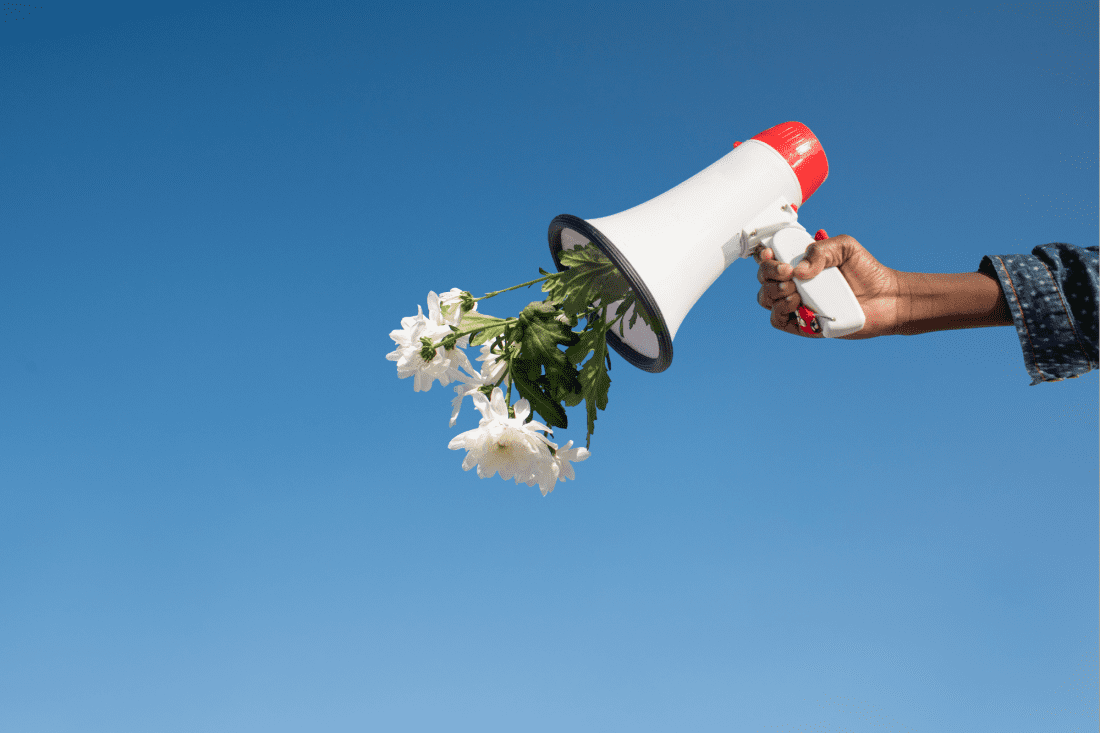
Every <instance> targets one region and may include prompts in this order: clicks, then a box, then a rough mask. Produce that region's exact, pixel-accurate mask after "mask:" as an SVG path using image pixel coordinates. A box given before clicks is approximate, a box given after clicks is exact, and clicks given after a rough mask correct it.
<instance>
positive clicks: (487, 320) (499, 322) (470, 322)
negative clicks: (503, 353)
mask: <svg viewBox="0 0 1100 733" xmlns="http://www.w3.org/2000/svg"><path fill="white" fill-rule="evenodd" d="M509 320H511V319H508V318H494V317H493V316H487V315H484V314H482V313H476V312H470V313H464V314H463V316H462V330H463V331H469V330H471V329H474V328H480V329H481V330H480V331H477V332H475V333H472V334H470V346H481V345H482V344H487V343H489V342H490V341H492V340H493V339H495V338H496V337H497V336H499V335H501V334H502V333H504V329H505V327H506V326H507V325H508V321H509ZM451 330H452V331H458V329H456V328H454V327H453V326H452V327H451Z"/></svg>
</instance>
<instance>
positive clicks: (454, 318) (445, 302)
mask: <svg viewBox="0 0 1100 733" xmlns="http://www.w3.org/2000/svg"><path fill="white" fill-rule="evenodd" d="M464 292H465V291H463V290H459V289H458V288H451V289H450V290H449V291H447V292H446V293H441V294H440V296H439V305H440V308H441V310H442V314H443V320H444V321H445V322H446V323H447V324H448V325H450V326H457V325H459V324H460V323H461V322H462V294H463V293H464ZM430 303H431V301H430V300H429V309H430V307H431V305H430ZM468 312H469V313H476V312H477V303H474V308H473V310H471V311H468Z"/></svg>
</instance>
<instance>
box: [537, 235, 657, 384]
mask: <svg viewBox="0 0 1100 733" xmlns="http://www.w3.org/2000/svg"><path fill="white" fill-rule="evenodd" d="M566 230H571V231H572V232H574V233H576V235H577V237H576V239H577V240H578V241H576V242H572V243H570V245H569V248H572V247H574V246H583V245H584V244H586V243H588V242H591V243H592V244H594V245H596V246H597V247H598V248H599V249H600V251H601V252H603V253H604V254H605V255H607V258H608V259H610V260H611V262H612V263H614V265H615V267H616V268H617V269H618V271H619V273H620V274H621V275H622V276H623V277H624V278H626V281H627V282H628V283H630V287H631V289H632V290H633V291H634V295H635V296H637V302H638V303H639V304H640V305H641V307H643V308H645V311H646V313H647V314H648V315H649V317H650V321H651V322H652V323H653V324H654V325H655V327H656V328H654V329H650V328H649V327H648V326H646V325H645V323H644V322H643V321H641V320H639V321H638V322H636V323H635V326H634V327H633V328H632V329H631V331H630V334H631V336H632V338H631V340H632V341H635V342H636V343H635V346H632V345H630V344H629V343H626V342H625V341H624V339H623V337H622V336H620V335H619V334H618V333H617V331H618V329H617V328H612V329H611V330H610V331H608V332H607V343H609V344H610V345H611V348H613V349H615V351H617V352H618V353H619V355H620V356H621V357H623V358H624V359H626V360H627V361H628V362H630V363H631V364H633V365H634V366H636V367H638V368H639V369H644V370H645V371H647V372H654V373H656V372H663V371H664V370H665V369H668V367H669V365H670V364H671V363H672V337H671V336H670V335H669V331H668V326H667V324H666V323H665V318H664V316H663V315H661V309H660V308H658V307H657V301H656V300H655V299H654V298H653V294H652V293H650V292H649V288H647V287H646V285H645V282H644V281H643V280H642V278H641V277H639V276H638V273H637V271H636V270H635V269H634V268H633V267H632V266H631V264H630V261H629V260H628V259H626V257H624V256H623V254H622V252H620V251H619V249H618V248H617V247H616V246H615V245H614V244H613V243H612V242H611V240H610V239H608V238H607V237H606V236H604V235H603V233H602V232H601V231H600V230H599V229H597V228H596V227H594V226H592V225H591V224H589V223H588V222H587V221H585V220H584V219H581V218H579V217H576V216H571V215H569V214H562V215H561V216H557V217H554V220H553V221H552V222H550V231H549V232H548V236H549V239H550V254H551V255H552V256H553V258H554V266H555V267H557V268H558V272H564V271H565V270H566V269H568V268H567V267H565V266H564V265H562V263H561V256H560V255H561V251H562V249H564V248H566V246H565V243H563V242H562V235H563V233H565V232H566ZM567 238H569V239H573V237H567ZM607 305H608V306H611V305H613V304H611V303H608V304H607ZM635 307H637V306H635ZM624 318H625V317H624ZM639 342H640V343H639ZM639 348H641V349H644V352H649V353H644V352H643V351H642V350H639Z"/></svg>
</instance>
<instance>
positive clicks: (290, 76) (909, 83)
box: [0, 0, 1100, 733]
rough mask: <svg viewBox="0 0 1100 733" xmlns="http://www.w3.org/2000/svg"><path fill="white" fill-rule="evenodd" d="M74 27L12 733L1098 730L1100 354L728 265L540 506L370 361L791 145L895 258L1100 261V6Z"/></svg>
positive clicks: (31, 152) (182, 9)
mask: <svg viewBox="0 0 1100 733" xmlns="http://www.w3.org/2000/svg"><path fill="white" fill-rule="evenodd" d="M42 3H43V4H42V5H40V6H38V5H28V6H20V7H16V6H14V5H12V6H10V7H9V6H5V12H6V13H7V15H5V22H4V23H2V24H0V25H2V26H3V27H2V29H0V141H3V144H2V145H0V314H2V316H0V343H3V345H4V348H3V349H0V384H2V385H3V389H2V390H0V729H4V730H13V731H22V732H32V731H33V732H38V731H43V732H44V731H73V730H79V731H83V732H85V733H90V732H93V731H111V732H112V733H118V732H119V731H143V732H144V731H181V732H182V731H196V730H202V731H233V732H239V731H265V732H270V731H443V730H447V731H450V730H454V731H459V730H463V731H464V730H471V731H561V730H577V731H587V730H592V731H620V730H621V731H669V730H691V731H769V732H773V733H774V732H779V733H793V732H794V731H823V732H824V731H828V732H830V733H831V732H834V731H835V732H837V733H839V732H840V731H894V732H899V731H904V732H906V733H909V732H911V731H919V732H925V731H940V732H956V731H957V732H959V733H962V732H964V731H965V732H968V733H969V732H980V731H998V732H1006V731H1054V730H1057V731H1077V730H1080V731H1091V730H1095V729H1096V726H1097V722H1098V721H1097V709H1098V707H1097V643H1098V639H1097V595H1098V588H1097V576H1098V566H1097V552H1096V548H1097V543H1098V530H1097V515H1098V511H1100V506H1098V499H1097V484H1098V476H1097V465H1098V455H1097V443H1098V429H1097V375H1096V373H1095V372H1093V373H1090V374H1088V375H1085V376H1083V377H1081V378H1079V379H1075V380H1067V381H1065V382H1061V383H1056V384H1042V385H1038V386H1035V387H1031V386H1028V383H1029V381H1030V378H1029V377H1028V375H1027V373H1026V371H1025V369H1024V366H1023V360H1022V357H1021V353H1020V346H1019V343H1018V341H1017V338H1016V335H1015V333H1014V331H1013V329H1011V328H995V329H980V330H970V331H953V332H945V333H937V334H929V335H925V336H919V337H891V338H880V339H875V340H872V341H866V342H823V341H810V340H803V339H798V338H794V337H792V336H789V335H786V334H783V333H780V332H778V331H775V330H774V329H772V328H771V326H770V324H769V322H768V314H767V312H765V311H764V310H762V309H761V308H760V307H759V306H758V305H757V304H756V301H755V297H756V290H757V287H758V285H757V282H756V272H755V265H754V264H753V263H751V262H749V261H747V260H744V261H739V262H736V263H734V264H733V265H732V266H731V267H730V268H729V269H728V270H727V271H726V273H725V274H724V275H723V276H722V277H721V278H720V279H719V280H718V281H717V282H716V283H715V285H714V286H713V287H712V288H711V289H710V290H709V291H708V292H707V293H706V294H705V295H704V296H703V298H702V299H701V300H700V301H699V302H698V303H697V304H696V306H695V308H694V309H693V310H692V311H691V313H689V314H688V316H687V318H686V319H685V321H684V323H683V325H682V327H681V328H680V330H679V332H678V333H677V336H676V341H675V359H674V361H673V363H672V366H671V367H670V368H669V369H668V370H667V371H666V372H663V373H660V374H650V373H646V372H642V371H640V370H637V369H635V368H633V367H631V366H630V365H629V364H627V363H626V362H625V361H623V360H622V359H621V358H619V357H618V356H617V355H613V356H612V359H613V367H612V370H611V378H612V380H613V384H612V387H611V392H610V403H609V407H608V410H607V411H606V412H604V413H601V414H600V417H599V420H598V422H597V424H596V432H595V434H594V436H593V440H592V450H593V455H592V457H591V458H590V459H589V460H588V461H586V462H584V463H581V464H578V465H577V480H576V481H573V482H566V483H562V484H558V486H557V488H556V489H555V491H554V492H553V493H552V494H550V495H549V496H548V497H545V498H544V497H542V496H541V495H540V494H539V492H538V491H537V489H535V488H529V487H526V486H522V485H521V486H518V487H517V486H515V485H514V484H513V483H512V482H503V481H501V480H500V479H499V478H493V479H487V480H481V479H478V477H477V476H476V474H475V473H474V472H469V473H466V472H463V471H462V470H461V467H460V466H461V462H462V455H461V453H460V452H456V451H449V450H448V449H447V443H448V442H449V440H450V439H451V438H452V437H453V436H454V435H455V434H457V433H458V432H460V431H462V430H468V429H470V428H473V427H475V426H476V424H477V420H476V417H477V413H476V412H475V411H474V410H473V409H472V407H471V405H470V404H469V402H467V404H466V406H465V408H464V411H463V413H462V415H461V416H460V418H459V423H458V425H456V427H455V428H449V427H448V425H447V421H448V417H449V415H450V398H451V396H452V395H453V393H452V392H451V390H450V388H440V387H439V386H438V385H437V386H436V387H435V388H433V389H432V390H431V391H430V392H427V393H414V392H413V389H412V380H411V379H408V380H404V381H401V380H398V379H397V377H396V373H395V369H394V365H393V363H392V362H389V361H386V359H385V354H386V353H387V352H389V351H390V350H391V349H392V348H393V344H392V342H391V341H390V339H389V337H388V333H389V332H390V331H391V330H393V329H395V328H398V325H399V322H400V319H401V318H402V317H404V316H408V315H412V314H415V312H416V307H417V305H418V304H425V303H426V296H427V293H428V291H429V290H435V291H436V292H442V291H445V290H449V289H450V288H452V287H459V288H462V289H467V290H470V291H472V292H473V293H474V294H475V295H479V294H481V293H484V292H487V291H490V290H495V289H499V288H501V287H506V286H509V285H513V284H516V283H519V282H523V281H525V280H528V279H530V278H532V277H535V276H537V270H538V268H539V267H544V268H550V267H552V261H551V258H550V254H549V250H548V247H547V242H546V229H547V226H548V225H549V223H550V220H551V219H552V218H553V217H555V216H556V215H558V214H563V213H568V214H574V215H577V216H581V217H583V218H595V217H599V216H605V215H608V214H612V213H616V212H618V211H622V210H624V209H626V208H629V207H631V206H633V205H635V204H638V203H641V202H642V201H645V200H647V199H649V198H651V197H653V196H655V195H657V194H659V193H661V192H663V191H665V190H667V189H668V188H671V187H672V186H674V185H675V184H677V183H679V182H680V181H682V180H684V179H686V178H688V177H690V176H691V175H693V174H694V173H696V172H697V171H699V170H701V169H703V168H704V167H706V166H707V165H709V164H710V163H712V162H714V161H715V160H717V159H718V158H720V157H721V156H723V155H725V153H726V152H728V151H729V150H730V148H731V146H732V144H733V142H734V141H735V140H745V139H748V138H750V137H752V136H753V135H754V134H756V133H758V132H760V131H762V130H764V129H766V128H768V127H771V126H772V125H775V124H777V123H780V122H784V121H787V120H798V121H801V122H803V123H805V124H807V125H808V126H809V127H810V128H811V129H812V130H813V131H814V132H815V133H816V134H817V136H818V137H819V138H820V140H821V142H822V144H823V146H824V149H825V151H826V153H827V155H828V157H829V161H830V164H831V171H830V176H829V179H828V180H827V181H826V182H825V183H824V184H823V185H822V186H821V188H820V189H819V190H818V191H817V193H816V194H815V195H814V196H813V198H812V199H811V200H810V201H809V202H808V203H807V204H806V205H805V206H804V207H803V208H802V209H801V210H800V218H801V221H802V222H803V223H804V224H805V225H806V227H807V228H808V229H809V230H810V231H814V230H816V229H818V228H825V229H827V230H828V231H829V233H830V234H841V233H846V234H850V235H852V236H854V237H856V238H857V239H858V240H859V241H861V242H862V243H863V244H864V245H865V246H866V247H867V248H868V249H869V250H870V251H871V252H872V253H873V254H874V255H875V256H876V257H877V258H878V259H879V260H880V261H881V262H883V263H884V264H886V265H888V266H890V267H895V268H897V269H901V270H909V271H922V272H970V271H974V270H976V269H977V267H978V264H979V262H980V260H981V258H982V256H983V255H986V254H1011V253H1016V252H1030V250H1031V249H1032V248H1033V247H1035V246H1037V245H1040V244H1045V243H1048V242H1054V241H1062V242H1070V243H1074V244H1078V245H1081V246H1087V245H1091V244H1094V243H1095V242H1096V235H1097V203H1096V202H1097V199H1098V190H1097V153H1096V150H1097V147H1096V141H1097V138H1098V128H1097V98H1098V94H1097V91H1098V90H1097V74H1096V58H1097V52H1098V42H1097V16H1096V8H1095V5H1090V4H1085V3H1029V4H1016V5H977V4H965V5H959V4H931V5H920V6H913V7H903V6H901V5H898V4H882V3H875V4H829V5H827V6H826V5H825V4H798V3H782V4H757V3H690V2H689V3H629V4H627V3H622V4H617V3H595V4H593V3H553V4H547V3H518V2H517V3H501V4H477V3H474V4H454V3H447V4H442V3H438V4H436V3H427V4H398V3H387V4H384V5H383V4H380V3H340V2H316V3H286V2H265V3H243V2H241V3H217V4H213V3H202V2H188V3H184V2H167V3H162V4H158V5H156V6H155V7H151V6H145V5H140V6H139V5H130V4H125V3H119V2H110V1H107V2H102V3H98V4H94V5H93V4H72V3H61V2H47V0H42ZM513 296H514V297H513ZM538 298H539V294H538V293H536V292H529V291H520V292H518V293H511V294H508V295H506V296H501V297H499V298H497V299H495V300H492V301H488V302H486V303H485V304H484V305H483V307H482V310H484V311H485V312H489V313H492V314H494V315H510V314H512V313H514V312H516V311H518V310H519V309H520V308H522V307H523V306H524V305H525V304H526V303H527V302H528V301H530V300H535V299H538ZM570 415H571V417H572V418H573V420H574V421H575V422H574V424H573V425H574V427H571V428H570V429H569V430H567V431H559V434H558V437H559V438H561V439H563V440H565V439H569V438H572V439H574V440H575V441H576V440H583V437H584V435H583V411H582V410H581V409H580V408H573V410H572V411H571V413H570ZM578 424H579V425H580V426H582V427H580V428H579V429H578V427H576V425H578Z"/></svg>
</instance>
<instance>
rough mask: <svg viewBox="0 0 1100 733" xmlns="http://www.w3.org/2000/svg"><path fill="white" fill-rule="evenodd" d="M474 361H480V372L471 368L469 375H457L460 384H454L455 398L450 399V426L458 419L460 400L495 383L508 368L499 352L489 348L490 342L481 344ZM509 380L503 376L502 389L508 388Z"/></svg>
mask: <svg viewBox="0 0 1100 733" xmlns="http://www.w3.org/2000/svg"><path fill="white" fill-rule="evenodd" d="M476 361H480V362H482V364H481V371H480V372H475V371H473V370H472V369H471V370H470V371H469V376H467V375H465V374H459V375H458V379H459V381H460V382H462V384H457V385H455V398H454V399H453V400H451V427H452V428H453V427H454V426H455V422H456V421H457V420H458V411H459V410H461V409H462V400H463V399H465V398H466V397H469V396H470V395H472V394H474V393H476V392H478V391H480V390H481V388H482V387H484V386H486V385H489V384H496V383H497V380H499V379H500V377H501V375H502V374H503V373H504V370H505V369H507V368H508V362H506V361H504V360H503V359H501V358H500V355H499V354H494V353H493V352H492V350H491V349H490V344H484V345H482V347H481V356H479V357H477V359H476ZM509 381H510V379H509V378H508V377H505V378H504V381H503V382H501V384H502V385H503V386H504V389H508V382H509Z"/></svg>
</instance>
